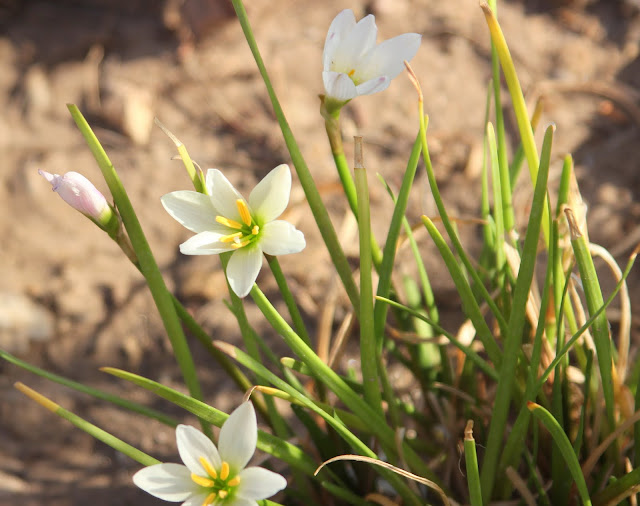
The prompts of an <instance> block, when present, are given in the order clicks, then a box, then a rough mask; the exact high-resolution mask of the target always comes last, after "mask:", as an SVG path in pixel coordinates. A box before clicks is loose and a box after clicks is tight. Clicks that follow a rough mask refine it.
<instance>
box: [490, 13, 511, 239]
mask: <svg viewBox="0 0 640 506" xmlns="http://www.w3.org/2000/svg"><path fill="white" fill-rule="evenodd" d="M488 3H489V6H490V7H491V10H492V11H493V12H494V14H495V16H497V15H498V6H497V2H496V0H488ZM491 82H492V85H493V86H492V87H493V102H494V104H495V111H496V131H497V134H498V135H497V137H498V151H497V155H498V165H499V169H500V170H499V173H500V188H501V192H500V198H501V200H502V210H503V213H504V228H505V229H506V230H507V232H511V231H512V230H513V227H514V226H515V217H514V214H513V202H512V194H511V179H510V176H509V174H510V172H509V162H508V159H507V140H506V135H505V128H504V113H503V112H502V98H501V82H500V60H499V58H498V51H497V50H496V47H495V45H494V43H493V41H492V42H491ZM496 198H498V197H497V196H496Z"/></svg>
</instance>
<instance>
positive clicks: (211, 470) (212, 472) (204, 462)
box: [198, 457, 218, 480]
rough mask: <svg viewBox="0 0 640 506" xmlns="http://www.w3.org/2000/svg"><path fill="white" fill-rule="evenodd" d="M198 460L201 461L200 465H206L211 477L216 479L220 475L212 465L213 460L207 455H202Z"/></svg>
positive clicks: (205, 467)
mask: <svg viewBox="0 0 640 506" xmlns="http://www.w3.org/2000/svg"><path fill="white" fill-rule="evenodd" d="M198 462H200V465H201V466H202V467H204V470H205V471H206V472H207V474H208V475H209V476H211V478H213V479H214V480H215V479H216V478H217V477H218V472H217V471H216V470H215V469H214V468H213V466H212V465H211V462H209V460H208V459H207V458H206V457H200V458H199V459H198Z"/></svg>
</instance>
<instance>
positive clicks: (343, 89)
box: [322, 71, 358, 102]
mask: <svg viewBox="0 0 640 506" xmlns="http://www.w3.org/2000/svg"><path fill="white" fill-rule="evenodd" d="M322 80H323V81H324V90H325V92H326V94H327V96H328V97H331V98H335V99H336V100H340V101H344V102H346V101H347V100H351V99H352V98H355V97H356V96H358V92H357V91H356V85H355V84H354V83H353V81H352V80H351V78H350V77H349V76H348V75H347V74H342V73H339V72H333V71H325V72H323V73H322Z"/></svg>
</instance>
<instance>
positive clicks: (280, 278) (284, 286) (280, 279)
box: [265, 255, 311, 346]
mask: <svg viewBox="0 0 640 506" xmlns="http://www.w3.org/2000/svg"><path fill="white" fill-rule="evenodd" d="M265 256H266V257H267V262H268V263H269V267H271V272H272V273H273V277H274V278H275V279H276V283H278V288H279V289H280V293H281V294H282V298H283V299H284V303H285V304H286V305H287V309H288V310H289V315H290V316H291V320H292V321H293V326H294V328H295V329H296V332H297V333H298V335H299V336H300V337H301V338H302V339H303V340H304V342H305V343H306V344H308V345H309V346H310V345H311V338H310V337H309V333H308V332H307V327H306V325H305V324H304V319H303V318H302V315H301V314H300V309H299V308H298V304H296V300H295V298H294V297H293V294H292V293H291V290H289V285H288V283H287V278H285V276H284V273H283V272H282V269H281V268H280V262H279V261H278V257H274V256H271V255H265Z"/></svg>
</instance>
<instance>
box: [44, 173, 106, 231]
mask: <svg viewBox="0 0 640 506" xmlns="http://www.w3.org/2000/svg"><path fill="white" fill-rule="evenodd" d="M38 174H40V175H41V176H43V177H44V178H45V179H46V180H47V181H49V182H50V183H51V186H52V187H53V191H54V192H57V193H58V194H59V195H60V196H61V197H62V199H63V200H64V201H65V202H66V203H67V204H69V205H70V206H71V207H73V208H74V209H76V210H78V211H80V212H81V213H82V214H84V215H85V216H87V217H88V218H91V219H93V220H95V221H96V222H97V223H98V224H101V225H105V224H106V223H108V221H109V220H110V218H111V216H112V214H113V210H112V209H111V206H110V205H109V203H108V202H107V199H105V198H104V195H102V193H100V192H99V191H98V189H97V188H96V187H95V186H93V183H91V181H89V180H88V179H87V178H86V177H84V176H83V175H82V174H78V173H77V172H67V173H66V174H65V175H64V176H60V175H59V174H50V173H49V172H46V171H44V170H39V171H38Z"/></svg>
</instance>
